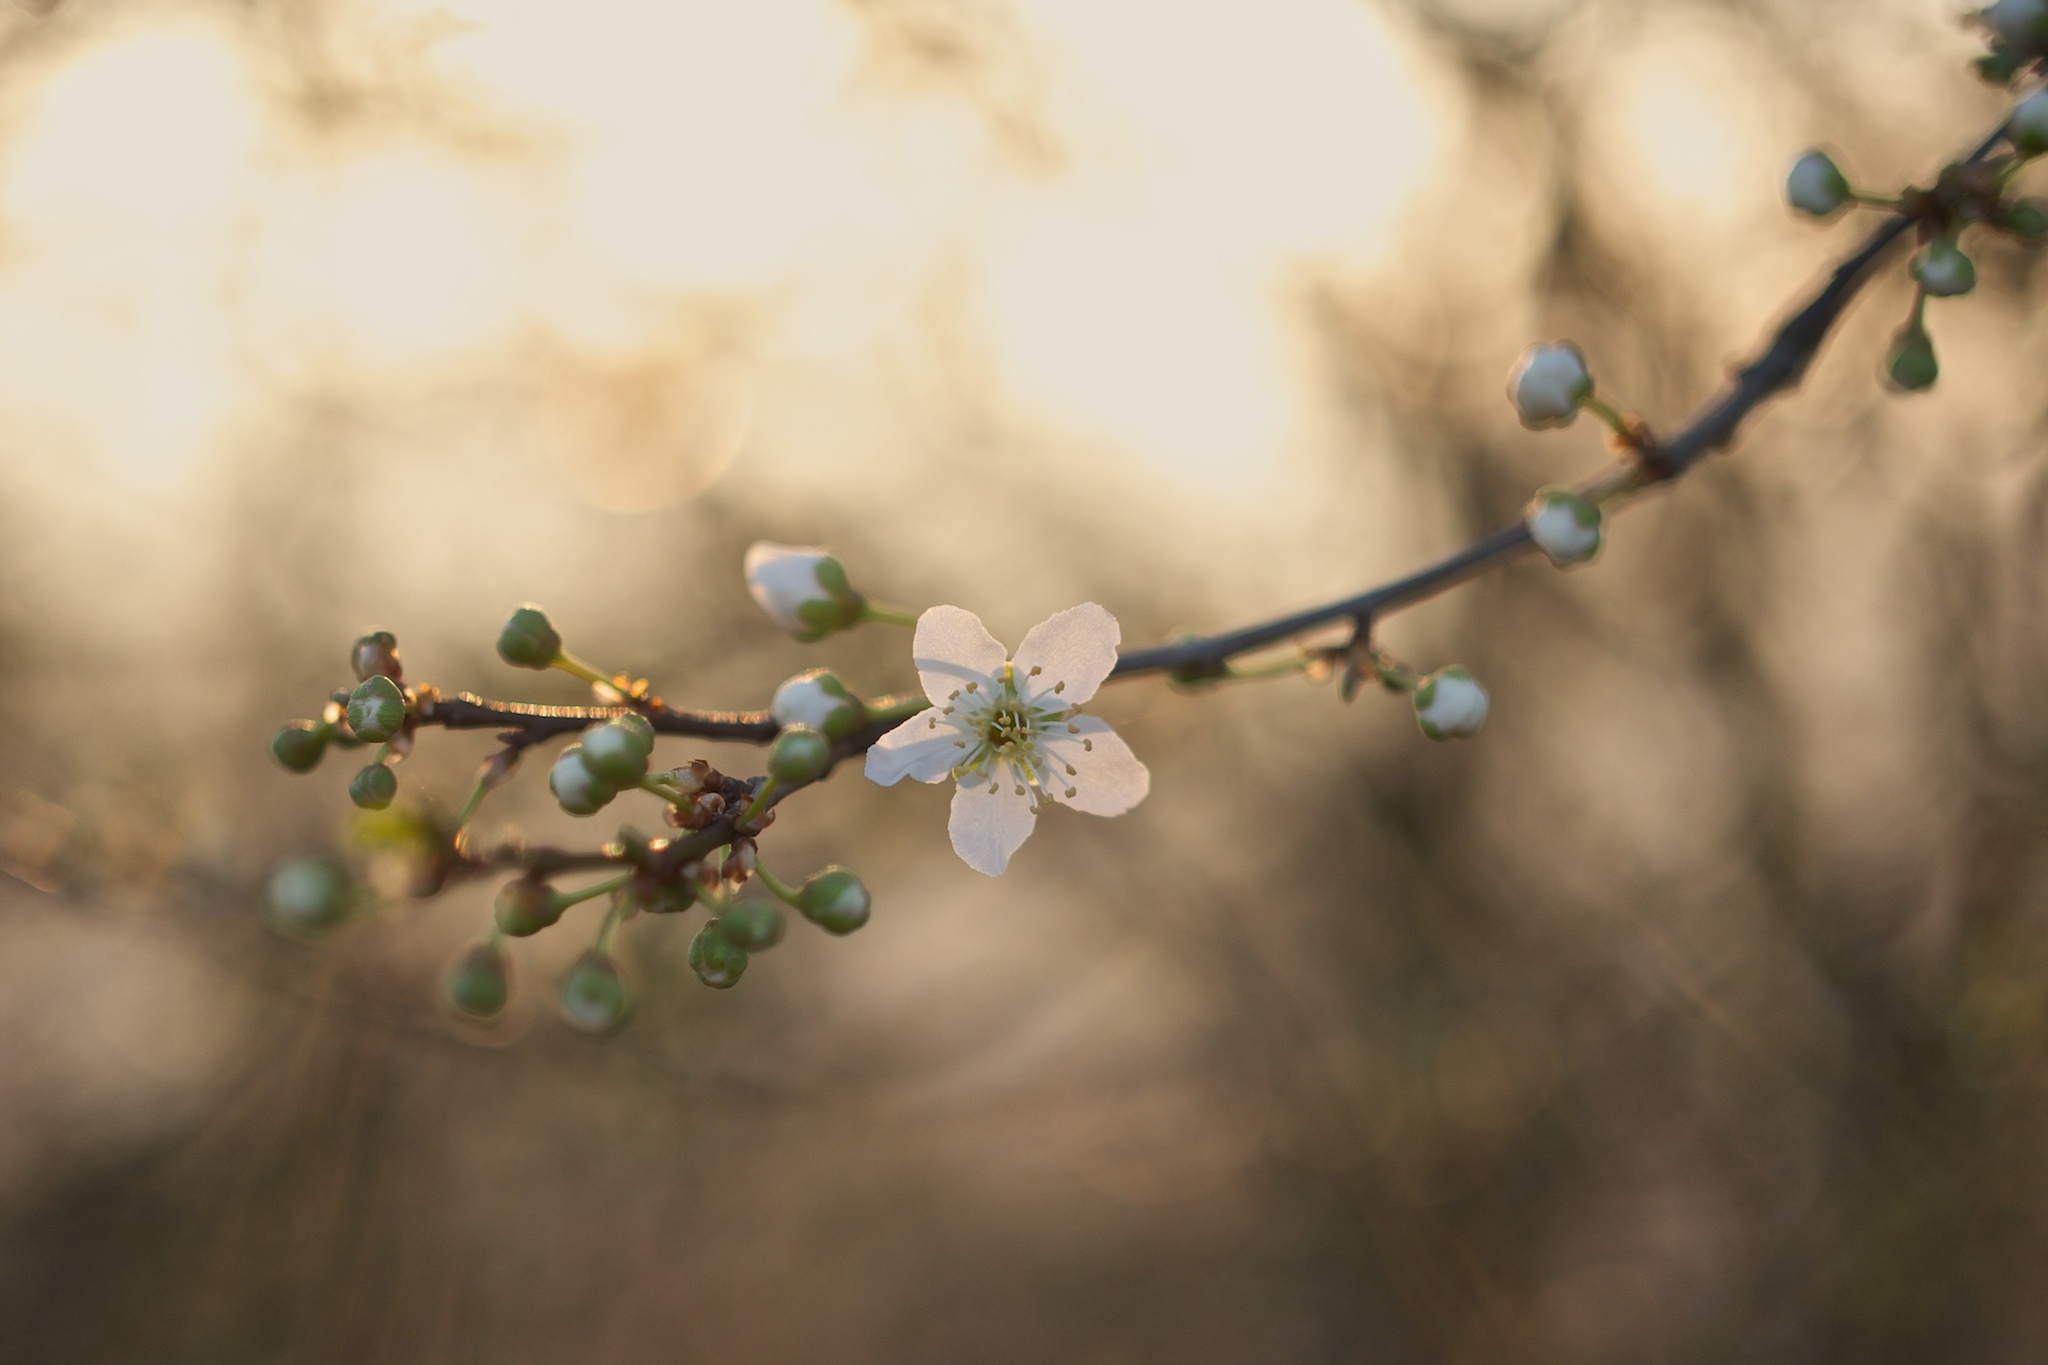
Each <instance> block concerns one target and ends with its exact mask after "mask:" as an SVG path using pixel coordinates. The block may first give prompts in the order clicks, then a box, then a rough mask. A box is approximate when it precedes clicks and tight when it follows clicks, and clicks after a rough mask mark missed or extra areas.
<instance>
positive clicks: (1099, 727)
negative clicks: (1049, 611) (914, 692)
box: [867, 602, 1152, 877]
mask: <svg viewBox="0 0 2048 1365" xmlns="http://www.w3.org/2000/svg"><path fill="white" fill-rule="evenodd" d="M1121 639H1122V632H1121V631H1120V630H1119V629H1118V628H1117V623H1116V618H1115V617H1114V616H1111V615H1110V614H1109V613H1108V612H1107V611H1104V610H1103V609H1102V608H1101V607H1099V606H1097V605H1095V603H1093V602H1083V603H1082V604H1081V605H1080V606H1078V607H1069V608H1068V609H1067V610H1065V611H1063V612H1059V613H1057V614H1056V615H1054V616H1052V617H1050V618H1049V619H1047V620H1045V621H1041V622H1040V623H1039V624H1037V625H1035V626H1033V627H1032V628H1031V630H1030V632H1029V633H1028V634H1027V635H1025V637H1024V643H1023V644H1021V645H1019V646H1018V647H1017V655H1016V657H1015V658H1014V659H1011V658H1007V657H1006V656H1005V653H1004V650H1003V647H1002V645H1001V644H1000V643H999V642H997V640H996V639H995V637H994V636H992V635H990V634H989V633H988V631H987V630H986V629H984V628H983V627H982V624H981V618H980V617H978V616H976V615H975V614H974V613H973V612H971V611H965V610H962V609H961V608H959V607H933V608H931V609H930V610H929V611H927V612H925V613H924V615H922V616H920V617H919V618H918V620H917V637H916V640H915V642H914V643H913V644H912V646H911V656H912V662H913V663H915V664H916V665H917V674H918V679H919V681H920V682H922V683H923V685H924V691H925V695H926V696H927V697H929V698H931V703H932V707H931V709H930V710H929V711H923V712H920V713H918V714H917V715H915V716H912V717H911V718H910V719H909V720H906V721H904V722H903V723H902V724H901V725H899V726H897V727H896V728H895V729H893V730H891V731H890V732H889V733H888V734H886V735H883V736H882V737H881V739H879V740H877V741H876V742H875V746H874V747H873V748H872V749H869V750H868V756H867V774H868V776H869V777H870V778H872V779H873V780H875V781H876V782H879V783H881V784H882V785H883V786H885V787H887V786H894V785H895V784H896V783H898V782H900V781H902V780H903V779H904V778H906V777H912V778H916V779H917V780H918V781H920V782H938V781H941V780H943V779H945V778H948V777H950V778H952V779H953V780H954V781H955V782H956V783H958V784H959V785H958V787H957V788H956V789H955V791H954V792H953V817H952V821H951V823H950V825H949V826H948V828H949V830H950V832H951V834H952V836H953V850H954V852H956V853H958V854H959V855H960V857H961V860H962V861H964V862H965V863H966V864H967V865H968V866H969V867H971V868H973V869H974V870H975V871H977V872H985V873H987V874H988V875H989V876H991V877H993V876H996V875H998V874H999V873H1001V872H1002V870H1003V869H1004V868H1005V867H1008V866H1009V863H1010V855H1011V854H1012V853H1015V852H1016V851H1017V849H1018V846H1019V845H1021V844H1022V843H1023V842H1024V841H1025V840H1026V839H1028V838H1030V837H1031V830H1032V827H1033V826H1035V825H1036V824H1037V823H1038V812H1039V811H1041V810H1044V809H1045V808H1046V807H1048V806H1052V805H1055V804H1058V805H1067V806H1072V807H1073V808H1074V809H1075V810H1079V811H1086V812H1088V813H1089V814H1090V815H1122V814H1123V813H1124V812H1125V811H1127V810H1129V809H1130V808H1131V807H1133V806H1135V805H1137V804H1138V803H1139V802H1140V801H1142V800H1144V799H1145V793H1146V792H1147V791H1149V790H1151V786H1152V775H1151V774H1150V773H1148V772H1147V771H1146V770H1145V765H1144V764H1143V763H1140V762H1139V761H1138V759H1137V756H1136V755H1134V754H1133V753H1132V752H1131V750H1130V747H1129V746H1128V745H1126V744H1125V743H1124V742H1123V741H1122V740H1121V739H1119V738H1117V736H1116V733H1115V732H1114V731H1112V730H1111V729H1110V728H1109V724H1108V722H1107V721H1103V720H1099V719H1097V718H1096V717H1094V716H1088V715H1083V714H1082V713H1081V707H1082V705H1083V704H1084V703H1086V702H1087V701H1088V700H1089V699H1090V698H1091V697H1093V696H1094V695H1095V690H1096V689H1097V688H1098V687H1100V686H1101V685H1102V680H1103V679H1104V678H1107V677H1108V676H1109V671H1110V670H1111V669H1112V668H1114V667H1115V666H1116V650H1117V644H1118V643H1119V641H1120V640H1121Z"/></svg>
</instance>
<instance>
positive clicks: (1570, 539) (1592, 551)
mask: <svg viewBox="0 0 2048 1365" xmlns="http://www.w3.org/2000/svg"><path fill="white" fill-rule="evenodd" d="M1522 520H1523V521H1524V522H1525V523H1527V525H1528V527H1529V539H1531V540H1533V541H1535V542H1536V548H1537V549H1539V550H1541V551H1543V553H1544V554H1546V555H1548V556H1550V562H1551V563H1553V564H1555V565H1557V566H1558V567H1559V568H1563V567H1565V566H1566V565H1568V564H1583V563H1585V562H1586V561H1587V560H1589V559H1591V558H1592V557H1593V556H1594V555H1596V554H1598V553H1599V552H1600V509H1599V508H1597V507H1595V506H1594V505H1593V504H1592V503H1590V502H1587V501H1586V500H1585V499H1584V498H1582V497H1580V496H1579V495H1578V494H1577V493H1574V492H1572V491H1571V490H1570V489H1568V488H1546V489H1544V490H1543V491H1542V492H1540V493H1538V494H1537V495H1536V497H1535V499H1534V500H1533V501H1532V502H1530V504H1529V510H1528V511H1526V512H1524V513H1523V514H1522Z"/></svg>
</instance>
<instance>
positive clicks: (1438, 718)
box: [1414, 668, 1492, 739]
mask: <svg viewBox="0 0 2048 1365" xmlns="http://www.w3.org/2000/svg"><path fill="white" fill-rule="evenodd" d="M1414 701H1415V719H1416V722H1417V723H1418V724H1420V725H1421V726H1422V733H1423V734H1425V735H1428V736H1429V737H1430V738H1431V739H1466V738H1469V737H1471V736H1473V735H1476V734H1478V733H1479V727H1480V726H1482V725H1484V724H1486V713H1487V711H1488V709H1489V708H1490V706H1491V704H1492V703H1491V699H1490V698H1489V697H1488V696H1487V695H1486V689H1485V688H1483V687H1481V686H1480V685H1479V683H1478V681H1477V680H1476V679H1474V678H1473V676H1472V675H1471V673H1469V672H1467V671H1466V670H1465V669H1462V668H1440V669H1438V670H1437V671H1436V672H1434V673H1432V674H1430V675H1429V676H1428V677H1426V678H1424V679H1423V680H1422V681H1421V683H1419V684H1418V685H1417V686H1416V688H1415V696H1414Z"/></svg>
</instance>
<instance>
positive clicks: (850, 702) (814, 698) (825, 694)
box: [768, 668, 867, 739]
mask: <svg viewBox="0 0 2048 1365" xmlns="http://www.w3.org/2000/svg"><path fill="white" fill-rule="evenodd" d="M768 711H769V714H770V715H772V716H774V717H775V723H776V724H777V725H780V726H782V727H784V728H785V729H787V728H788V727H789V726H792V725H803V726H808V727H809V728H811V729H813V730H816V731H818V732H820V733H821V734H824V735H827V736H829V737H830V738H832V739H844V738H845V737H846V736H847V735H850V734H852V733H853V732H854V731H855V730H856V729H858V728H860V723H861V722H862V721H863V720H865V719H866V718H867V708H866V707H864V706H862V705H861V701H860V698H859V697H856V696H854V695H853V693H851V692H849V691H847V690H846V684H845V683H843V682H841V681H839V679H838V678H837V677H836V676H834V675H833V674H832V673H830V672H828V671H827V670H825V669H822V668H813V669H809V670H807V671H805V672H802V673H799V674H797V675H796V676H795V677H793V678H788V679H785V680H784V681H783V684H782V686H780V687H778V688H776V689H775V700H774V701H772V702H770V703H769V704H768Z"/></svg>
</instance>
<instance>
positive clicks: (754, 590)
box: [742, 540, 829, 630]
mask: <svg viewBox="0 0 2048 1365" xmlns="http://www.w3.org/2000/svg"><path fill="white" fill-rule="evenodd" d="M828 555H829V552H828V551H825V550H822V549H820V548H818V547H817V546H815V545H777V544H775V543H774V542H773V541H767V540H757V541H755V542H754V543H753V544H752V545H750V546H748V547H747V554H746V559H745V560H744V562H743V566H742V567H743V568H744V569H745V571H746V575H747V591H748V592H749V593H751V594H752V595H753V598H754V602H755V604H756V605H757V606H759V607H760V608H761V610H762V611H763V612H765V613H767V615H768V617H769V619H771V620H773V621H774V622H775V623H776V624H777V625H779V626H781V627H782V628H783V629H784V630H801V629H803V622H802V621H801V620H799V619H798V618H797V614H796V609H797V608H798V607H799V606H801V605H802V604H803V603H805V602H810V601H814V600H817V599H820V598H823V597H825V596H826V593H825V590H824V589H823V588H821V587H819V586H818V563H819V561H820V560H823V559H825V558H827V557H828Z"/></svg>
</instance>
